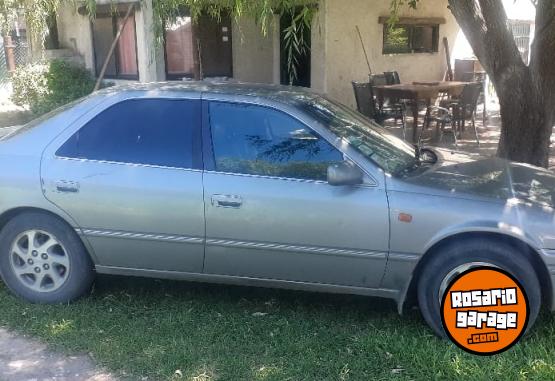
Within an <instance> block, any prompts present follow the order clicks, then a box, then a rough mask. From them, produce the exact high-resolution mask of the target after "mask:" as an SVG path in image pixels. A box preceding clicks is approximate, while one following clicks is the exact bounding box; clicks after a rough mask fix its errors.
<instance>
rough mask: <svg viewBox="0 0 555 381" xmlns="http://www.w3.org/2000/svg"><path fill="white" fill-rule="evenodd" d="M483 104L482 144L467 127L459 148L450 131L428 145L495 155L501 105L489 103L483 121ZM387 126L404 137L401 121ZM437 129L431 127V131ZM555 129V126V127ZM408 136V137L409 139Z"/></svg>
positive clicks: (554, 155) (553, 161)
mask: <svg viewBox="0 0 555 381" xmlns="http://www.w3.org/2000/svg"><path fill="white" fill-rule="evenodd" d="M482 110H483V109H482V106H479V108H478V117H477V119H476V126H477V128H478V135H479V137H480V146H478V144H477V143H476V139H475V137H474V130H473V129H472V128H469V127H467V128H466V130H465V131H464V132H463V133H462V137H461V138H460V139H459V141H458V148H456V147H455V143H454V141H453V137H452V135H451V134H450V133H446V134H445V136H444V137H443V141H442V142H441V143H438V142H437V141H427V142H425V144H426V145H429V146H437V147H442V148H446V149H452V150H458V151H466V152H471V153H479V154H482V155H486V156H494V155H495V154H496V152H497V146H498V144H499V136H500V129H501V115H500V113H499V105H498V104H496V103H491V104H489V105H488V118H487V121H486V123H485V124H484V123H483V120H482V118H481V116H482ZM423 118H424V114H423V113H422V114H421V116H420V121H422V119H423ZM412 126H413V125H412V118H410V117H407V137H408V138H410V136H411V134H412ZM385 127H386V128H387V129H388V130H389V131H391V132H393V133H394V134H395V135H396V136H397V137H399V138H402V137H403V130H402V128H401V124H400V123H395V122H394V121H393V120H388V121H387V122H386V123H385ZM421 128H422V123H420V125H419V131H420V129H421ZM434 129H435V126H434V128H433V129H430V130H431V131H432V130H434ZM554 129H555V128H554ZM408 138H407V139H408ZM550 169H551V170H555V131H554V135H552V137H551V157H550Z"/></svg>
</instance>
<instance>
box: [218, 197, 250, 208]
mask: <svg viewBox="0 0 555 381" xmlns="http://www.w3.org/2000/svg"><path fill="white" fill-rule="evenodd" d="M212 205H213V206H216V207H219V208H236V209H237V208H240V207H241V205H243V198H242V197H241V196H230V195H223V194H215V195H213V196H212Z"/></svg>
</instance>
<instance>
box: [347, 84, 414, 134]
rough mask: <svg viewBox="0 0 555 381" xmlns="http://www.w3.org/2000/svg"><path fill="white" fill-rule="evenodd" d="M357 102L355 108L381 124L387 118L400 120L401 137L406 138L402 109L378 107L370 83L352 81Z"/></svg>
mask: <svg viewBox="0 0 555 381" xmlns="http://www.w3.org/2000/svg"><path fill="white" fill-rule="evenodd" d="M352 85H353V90H354V93H355V100H356V103H357V110H358V112H360V113H361V114H362V115H365V116H366V117H368V118H369V119H373V120H374V121H376V122H377V123H379V124H380V125H382V126H383V124H384V122H385V121H386V120H388V119H395V121H397V120H399V119H400V120H401V122H402V127H403V139H405V138H406V133H407V131H406V129H407V128H406V123H405V114H404V111H403V110H402V109H401V108H399V107H393V108H391V107H390V106H388V107H383V108H382V109H380V108H379V107H378V105H377V102H376V98H375V95H374V90H373V88H372V83H370V82H356V81H353V82H352Z"/></svg>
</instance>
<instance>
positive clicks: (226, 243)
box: [76, 229, 387, 259]
mask: <svg viewBox="0 0 555 381" xmlns="http://www.w3.org/2000/svg"><path fill="white" fill-rule="evenodd" d="M76 231H77V233H78V234H80V235H85V236H87V237H109V238H122V239H135V240H148V241H163V242H182V243H192V244H199V245H201V244H204V243H205V242H206V244H207V245H212V246H221V247H233V248H244V249H266V250H277V251H291V252H301V253H309V254H325V255H336V256H349V257H353V256H357V257H368V258H375V259H386V257H387V253H385V252H378V251H367V250H351V249H340V248H332V247H318V246H298V245H287V244H280V243H272V242H255V241H235V240H229V239H207V240H205V239H204V238H201V237H187V236H180V235H168V234H156V233H134V232H127V231H117V230H102V229H81V230H79V229H76Z"/></svg>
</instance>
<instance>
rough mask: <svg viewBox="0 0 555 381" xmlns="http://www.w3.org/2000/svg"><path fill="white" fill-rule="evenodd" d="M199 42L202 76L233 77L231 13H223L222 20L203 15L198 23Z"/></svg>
mask: <svg viewBox="0 0 555 381" xmlns="http://www.w3.org/2000/svg"><path fill="white" fill-rule="evenodd" d="M197 43H198V47H199V49H200V57H201V62H200V70H201V76H202V77H204V78H207V77H233V55H232V52H233V51H232V36H231V17H230V16H229V15H222V17H221V20H220V21H218V20H217V19H214V18H212V17H210V16H207V15H205V16H201V17H200V19H199V23H198V31H197Z"/></svg>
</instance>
